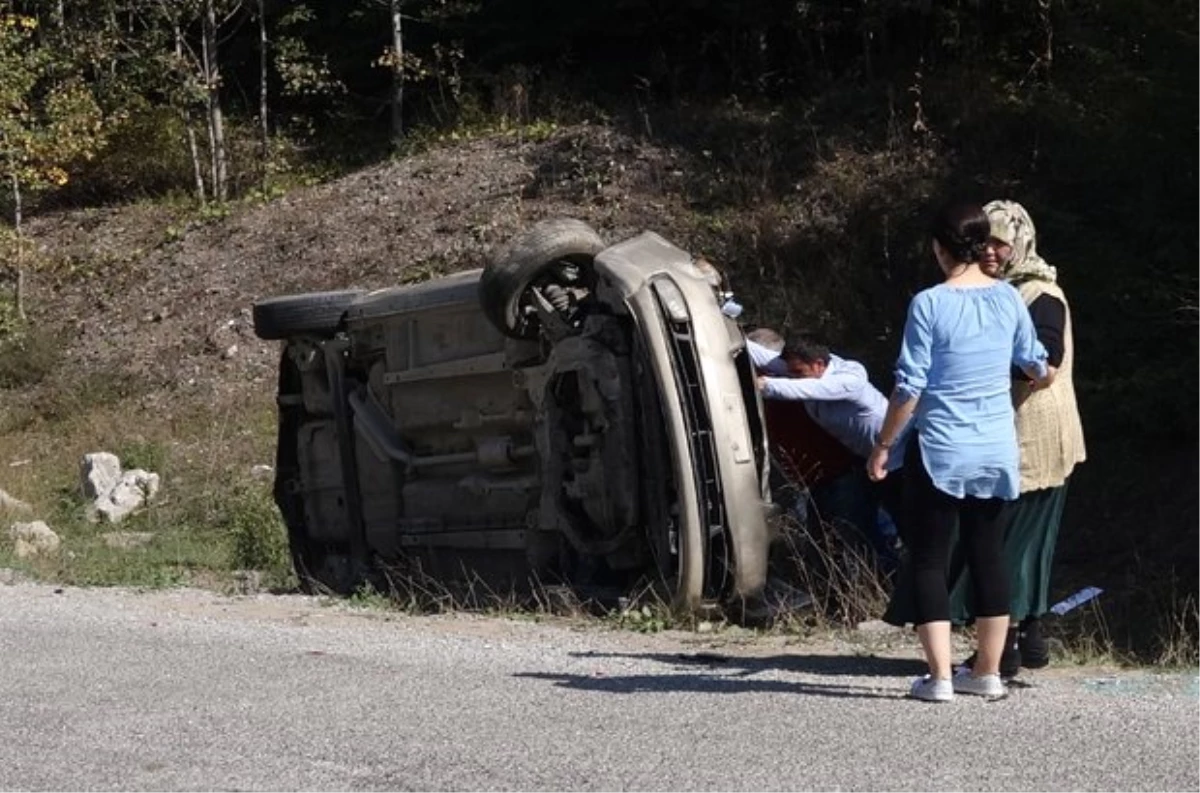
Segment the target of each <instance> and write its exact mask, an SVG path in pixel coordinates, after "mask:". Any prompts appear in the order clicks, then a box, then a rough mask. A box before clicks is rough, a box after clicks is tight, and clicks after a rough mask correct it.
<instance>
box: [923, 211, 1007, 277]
mask: <svg viewBox="0 0 1200 793" xmlns="http://www.w3.org/2000/svg"><path fill="white" fill-rule="evenodd" d="M991 227H992V226H991V222H990V221H989V220H988V216H987V213H986V212H984V211H983V207H981V206H979V205H978V204H973V203H968V202H958V203H952V204H947V205H946V206H944V207H942V209H941V210H940V211H939V212H938V213H937V215H936V216H935V217H934V219H933V225H932V226H931V227H930V234H931V235H932V236H933V239H934V241H935V242H937V244H938V245H940V246H941V248H942V251H943V252H944V253H945V255H946V256H948V257H950V259H951V260H953V261H954V262H957V263H965V264H977V263H979V262H980V261H981V260H982V259H983V256H984V252H985V250H986V249H987V242H988V236H989V235H990V234H991Z"/></svg>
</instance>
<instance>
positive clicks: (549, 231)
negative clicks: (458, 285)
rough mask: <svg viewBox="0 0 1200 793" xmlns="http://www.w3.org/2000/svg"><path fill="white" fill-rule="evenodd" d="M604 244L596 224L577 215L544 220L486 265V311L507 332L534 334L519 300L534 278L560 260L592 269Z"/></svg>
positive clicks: (482, 293) (482, 281)
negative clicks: (575, 216) (522, 312)
mask: <svg viewBox="0 0 1200 793" xmlns="http://www.w3.org/2000/svg"><path fill="white" fill-rule="evenodd" d="M605 247H606V246H605V244H604V241H603V240H601V239H600V235H599V234H597V233H596V231H595V229H593V228H592V227H591V226H589V225H588V224H587V223H584V222H583V221H582V220H575V219H573V218H553V219H550V220H544V221H542V222H540V223H538V224H536V225H535V226H533V227H531V228H529V229H527V230H525V231H524V232H522V233H520V234H518V235H517V236H516V237H515V238H514V239H513V240H512V241H511V242H510V243H509V244H508V245H507V246H505V247H504V248H503V249H501V250H500V251H499V253H498V254H496V255H494V256H493V257H492V258H491V259H490V261H489V262H488V263H487V265H486V266H485V267H484V270H483V274H482V275H481V276H480V278H479V302H480V305H481V307H482V308H483V313H484V315H485V316H487V318H488V320H489V321H490V322H491V323H492V324H493V325H495V326H496V329H497V330H499V331H500V332H501V333H503V334H504V335H506V336H510V337H512V338H515V339H528V338H532V337H533V336H535V335H536V334H537V328H536V327H534V326H532V325H531V324H530V323H528V322H525V321H524V320H523V319H522V318H521V316H520V309H521V299H522V297H523V296H524V294H525V290H526V289H527V288H528V287H529V285H530V283H532V282H533V281H534V279H536V278H537V276H538V275H539V274H540V273H541V272H543V271H544V270H545V269H546V268H547V267H548V266H550V265H552V264H554V263H556V262H560V261H566V262H570V263H571V264H575V265H579V266H581V267H584V268H590V267H591V265H592V260H593V259H594V258H595V256H596V254H597V253H599V252H600V251H602V250H604V248H605Z"/></svg>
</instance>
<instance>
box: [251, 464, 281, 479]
mask: <svg viewBox="0 0 1200 793" xmlns="http://www.w3.org/2000/svg"><path fill="white" fill-rule="evenodd" d="M274 475H275V469H274V467H272V466H270V465H265V464H263V463H259V464H258V465H256V466H254V467H253V468H251V469H250V476H251V477H253V478H254V479H260V480H267V479H270V478H271V477H272V476H274Z"/></svg>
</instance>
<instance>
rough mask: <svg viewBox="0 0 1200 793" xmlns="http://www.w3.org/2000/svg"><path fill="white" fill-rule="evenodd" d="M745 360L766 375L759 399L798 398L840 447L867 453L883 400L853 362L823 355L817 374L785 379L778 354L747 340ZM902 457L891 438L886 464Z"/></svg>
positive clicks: (884, 408) (883, 407) (900, 447)
mask: <svg viewBox="0 0 1200 793" xmlns="http://www.w3.org/2000/svg"><path fill="white" fill-rule="evenodd" d="M746 344H747V347H748V348H749V350H750V359H751V360H752V361H753V362H754V365H755V366H756V367H758V368H759V369H760V370H762V371H764V372H767V374H768V375H769V376H768V377H767V379H766V383H765V385H764V386H763V390H762V395H763V398H764V399H799V400H803V402H804V408H805V410H807V411H808V415H810V416H812V418H813V421H815V422H816V423H817V424H819V425H820V426H821V428H822V429H824V430H825V431H826V432H828V433H829V434H830V435H832V436H833V437H834V438H836V439H837V440H838V441H839V442H841V444H842V445H843V446H845V447H846V448H847V449H849V450H850V451H852V452H854V453H855V454H857V455H859V456H861V457H864V458H865V457H868V456H870V454H871V449H872V448H874V446H875V443H876V441H878V440H879V430H880V429H881V428H882V427H883V417H884V414H886V413H887V398H886V397H884V395H883V394H881V393H879V390H878V389H877V388H875V386H873V385H871V381H870V380H869V379H868V378H867V370H866V367H864V366H863V365H862V364H861V363H859V362H858V361H848V360H846V359H845V358H840V357H838V356H836V355H830V356H829V364H828V366H826V368H825V371H824V373H823V374H822V375H821V376H820V377H789V376H787V365H786V364H785V363H784V361H783V359H782V358H780V357H779V353H777V352H775V351H774V350H770V349H768V348H766V347H763V346H762V345H761V344H756V343H755V342H753V341H749V340H747V342H746ZM903 459H904V452H903V444H902V443H899V442H897V443H896V445H895V448H894V449H893V453H892V454H891V455H889V458H888V468H890V469H894V468H898V467H899V466H900V465H901V463H902V462H903Z"/></svg>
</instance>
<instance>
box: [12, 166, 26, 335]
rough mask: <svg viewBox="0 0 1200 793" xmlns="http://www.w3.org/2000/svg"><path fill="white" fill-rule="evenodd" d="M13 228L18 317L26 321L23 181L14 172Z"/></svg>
mask: <svg viewBox="0 0 1200 793" xmlns="http://www.w3.org/2000/svg"><path fill="white" fill-rule="evenodd" d="M12 193H13V230H14V232H15V234H16V238H17V318H18V319H20V320H21V321H22V322H24V321H25V239H24V237H23V236H22V233H21V182H20V180H19V179H17V174H16V173H15V172H14V173H13V174H12Z"/></svg>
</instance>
